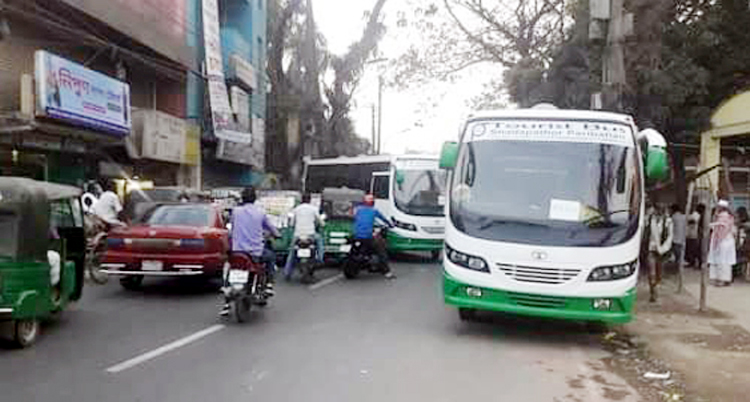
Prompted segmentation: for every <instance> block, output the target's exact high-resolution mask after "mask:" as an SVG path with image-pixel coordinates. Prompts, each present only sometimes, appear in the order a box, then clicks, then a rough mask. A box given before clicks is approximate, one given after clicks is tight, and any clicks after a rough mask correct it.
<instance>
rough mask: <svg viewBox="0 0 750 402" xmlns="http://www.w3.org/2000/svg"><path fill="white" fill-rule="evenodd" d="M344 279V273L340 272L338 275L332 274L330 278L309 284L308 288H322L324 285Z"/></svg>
mask: <svg viewBox="0 0 750 402" xmlns="http://www.w3.org/2000/svg"><path fill="white" fill-rule="evenodd" d="M342 279H344V274H338V275H336V276H332V277H330V278H326V279H323V280H322V281H320V282H317V283H313V284H312V285H310V286H308V287H307V288H308V289H310V290H318V289H320V288H322V287H323V286H328V285H330V284H332V283H336V282H338V281H340V280H342Z"/></svg>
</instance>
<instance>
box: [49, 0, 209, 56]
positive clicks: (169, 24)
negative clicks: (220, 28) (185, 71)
mask: <svg viewBox="0 0 750 402" xmlns="http://www.w3.org/2000/svg"><path fill="white" fill-rule="evenodd" d="M62 1H63V2H64V3H67V4H68V5H70V6H72V7H75V8H77V9H79V10H81V11H83V12H84V13H86V14H88V15H90V16H92V17H94V18H96V19H98V20H100V21H102V22H104V23H106V24H107V25H109V26H111V27H112V28H114V29H116V30H118V31H120V32H122V33H123V34H125V35H127V36H129V37H131V38H133V39H135V40H137V41H138V42H140V43H142V44H144V45H146V46H148V47H150V48H151V49H153V50H155V51H157V52H159V53H161V54H162V55H164V56H166V57H168V58H170V59H172V60H174V61H177V62H179V63H181V64H183V65H185V66H187V67H189V68H191V69H196V68H197V65H196V63H195V61H196V59H195V55H194V54H193V52H192V49H191V48H190V47H189V46H188V45H187V44H186V43H185V34H186V33H187V32H193V31H195V27H194V26H192V25H191V24H190V23H189V20H188V19H187V18H186V13H187V6H188V5H189V3H188V0H106V1H102V0H62Z"/></svg>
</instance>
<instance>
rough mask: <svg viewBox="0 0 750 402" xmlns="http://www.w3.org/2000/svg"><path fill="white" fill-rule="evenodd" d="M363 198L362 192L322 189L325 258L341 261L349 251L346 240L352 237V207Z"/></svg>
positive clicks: (349, 247)
mask: <svg viewBox="0 0 750 402" xmlns="http://www.w3.org/2000/svg"><path fill="white" fill-rule="evenodd" d="M364 196H365V192H364V191H362V190H354V189H350V188H346V187H342V188H325V189H323V195H322V198H321V209H322V213H323V214H325V216H326V224H325V226H324V227H323V239H324V240H325V255H326V258H329V257H330V258H331V259H334V260H338V261H341V260H343V259H344V257H346V255H347V254H348V253H349V251H350V250H351V245H350V244H349V243H348V241H347V239H348V238H349V237H350V236H351V235H352V223H353V221H354V207H355V206H357V205H358V204H359V203H361V202H362V199H363V198H364Z"/></svg>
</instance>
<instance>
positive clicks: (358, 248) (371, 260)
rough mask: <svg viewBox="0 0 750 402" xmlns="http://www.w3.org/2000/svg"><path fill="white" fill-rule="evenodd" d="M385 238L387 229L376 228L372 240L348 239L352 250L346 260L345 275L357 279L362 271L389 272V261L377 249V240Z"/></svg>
mask: <svg viewBox="0 0 750 402" xmlns="http://www.w3.org/2000/svg"><path fill="white" fill-rule="evenodd" d="M384 239H385V229H384V228H383V229H376V231H375V235H374V236H373V239H372V241H371V242H368V241H363V240H361V239H352V238H349V239H348V244H350V245H351V250H349V254H348V255H347V258H346V261H345V262H344V277H346V279H355V278H356V277H358V276H359V274H360V272H361V271H366V272H370V273H385V272H388V266H387V261H384V260H383V259H382V258H381V257H380V256H378V253H377V252H376V250H375V247H376V242H382V241H384Z"/></svg>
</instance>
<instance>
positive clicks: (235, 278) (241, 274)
mask: <svg viewBox="0 0 750 402" xmlns="http://www.w3.org/2000/svg"><path fill="white" fill-rule="evenodd" d="M248 278H250V271H245V270H241V269H230V270H229V283H230V284H232V285H234V284H242V285H244V284H246V283H247V280H248Z"/></svg>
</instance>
